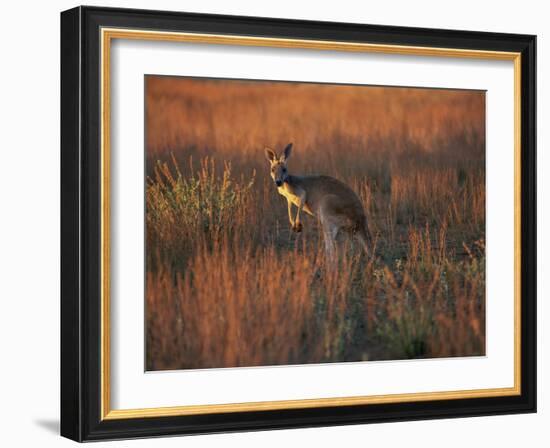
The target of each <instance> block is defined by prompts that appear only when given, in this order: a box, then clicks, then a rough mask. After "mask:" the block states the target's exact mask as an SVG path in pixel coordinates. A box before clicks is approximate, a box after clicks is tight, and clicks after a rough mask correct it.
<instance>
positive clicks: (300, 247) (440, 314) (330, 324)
mask: <svg viewBox="0 0 550 448" xmlns="http://www.w3.org/2000/svg"><path fill="white" fill-rule="evenodd" d="M484 110H485V99H484V94H483V93H480V92H468V91H448V90H429V89H402V88H382V87H362V86H334V85H314V84H294V83H292V84H289V83H271V82H241V81H230V82H229V81H208V80H194V79H185V78H169V77H147V80H146V111H147V113H146V127H147V139H146V144H147V165H148V167H147V174H148V182H147V192H146V195H147V198H146V199H147V213H146V219H147V225H146V247H147V255H146V257H147V258H146V260H147V277H146V326H147V353H146V358H147V368H148V369H149V370H158V369H179V368H208V367H234V366H257V365H275V364H299V363H319V362H339V361H360V360H376V359H402V358H415V357H442V356H472V355H482V354H484V353H485V248H484V239H485V152H484V151H485V140H484V133H485V127H484V126H485V125H484V120H485V112H484ZM289 141H293V142H294V143H295V151H294V154H293V156H292V158H291V159H290V162H289V168H290V171H291V172H295V173H306V172H308V173H312V172H315V173H324V174H329V175H332V176H334V177H337V178H339V179H341V180H343V181H344V182H346V183H348V184H349V185H350V186H352V188H353V189H354V190H355V191H356V192H357V193H358V194H359V196H360V198H361V199H362V201H363V204H364V206H365V210H366V212H367V215H368V218H369V220H370V227H371V230H372V232H373V233H374V235H375V239H376V250H375V251H374V252H373V253H371V254H370V255H369V256H368V257H367V256H365V255H364V254H361V253H360V251H359V250H358V249H357V248H356V247H352V246H350V245H349V244H347V243H345V242H342V243H341V253H342V256H341V260H340V263H341V265H340V269H339V270H338V271H336V272H333V271H327V270H326V269H325V266H324V264H325V263H324V256H323V251H322V247H323V246H322V244H323V243H322V238H321V236H320V234H319V231H318V228H317V223H316V222H315V220H314V219H311V218H310V219H307V218H306V219H305V221H304V226H305V228H304V232H303V233H302V234H299V235H296V234H293V233H292V232H291V231H290V228H289V227H290V225H289V223H288V218H287V216H286V203H285V201H284V199H283V198H282V197H280V196H279V195H278V194H277V193H276V190H275V187H274V186H273V185H272V181H271V180H270V178H269V175H268V169H267V162H266V160H265V158H264V154H263V147H264V145H269V146H272V147H275V148H276V149H279V150H280V148H281V146H282V145H283V144H286V143H288V142H289Z"/></svg>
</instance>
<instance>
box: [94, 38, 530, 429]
mask: <svg viewBox="0 0 550 448" xmlns="http://www.w3.org/2000/svg"><path fill="white" fill-rule="evenodd" d="M100 37H101V55H100V56H101V58H100V59H101V92H102V93H101V340H100V344H101V397H100V399H101V406H100V411H101V419H102V420H114V419H128V418H144V417H167V416H183V415H199V414H213V413H225V412H247V411H265V410H284V409H307V408H316V407H333V406H350V405H365V404H381V403H406V402H413V401H430V400H452V399H466V398H484V397H502V396H512V395H520V394H521V376H520V375H521V319H520V313H521V54H520V53H514V52H499V51H485V50H467V49H459V48H438V47H418V46H404V45H386V44H370V43H354V42H337V41H323V40H307V39H282V38H266V37H252V36H232V35H219V34H199V33H178V32H162V31H148V30H147V31H146V30H138V29H119V28H102V29H101V36H100ZM113 39H131V40H147V41H166V42H186V43H200V44H214V45H241V46H254V47H275V48H297V49H311V50H325V51H326V50H332V51H346V52H368V53H383V54H398V55H410V56H433V57H455V58H469V59H490V60H502V61H513V62H514V281H515V288H514V386H513V387H506V388H491V389H474V390H457V391H441V392H418V393H404V394H391V395H368V396H354V397H335V398H314V399H302V400H279V401H261V402H246V403H229V404H212V405H187V406H170V407H154V408H139V409H137V408H136V409H111V407H110V403H111V386H110V380H111V366H110V359H111V350H110V348H111V346H110V175H111V173H110V154H111V142H110V126H111V116H110V108H111V103H110V98H111V92H110V62H111V60H110V50H111V41H112V40H113Z"/></svg>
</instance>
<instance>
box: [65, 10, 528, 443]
mask: <svg viewBox="0 0 550 448" xmlns="http://www.w3.org/2000/svg"><path fill="white" fill-rule="evenodd" d="M535 43H536V38H535V36H530V35H516V34H496V33H486V32H473V31H450V30H437V29H419V28H404V27H393V26H378V25H376V26H373V25H360V24H349V23H328V22H327V23H322V22H309V21H294V20H281V19H266V18H255V17H230V16H215V15H204V14H187V13H176V12H161V11H142V10H124V9H109V8H96V7H78V8H75V9H71V10H69V11H65V12H63V13H62V14H61V171H62V174H61V176H62V179H61V181H62V189H61V205H62V207H61V208H62V212H61V232H62V233H61V234H62V248H61V249H62V260H61V271H62V288H61V289H62V290H61V314H62V315H61V317H62V319H61V320H62V328H61V354H62V359H61V433H62V435H63V436H65V437H68V438H71V439H74V440H77V441H89V440H100V439H118V438H134V437H152V436H159V435H176V434H195V433H210V432H227V431H245V430H258V429H277V428H295V427H311V426H326V425H338V424H353V423H369V422H386V421H398V420H413V419H431V418H446V417H462V416H478V415H495V414H508V413H524V412H535V410H536V309H535V308H536V209H535V207H536V201H535V185H536V182H535V123H536V121H535V103H536V99H535V88H536V83H535V73H536V70H535Z"/></svg>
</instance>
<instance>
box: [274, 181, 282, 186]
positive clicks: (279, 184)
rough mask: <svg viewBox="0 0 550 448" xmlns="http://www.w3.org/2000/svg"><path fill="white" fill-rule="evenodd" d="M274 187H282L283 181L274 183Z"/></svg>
mask: <svg viewBox="0 0 550 448" xmlns="http://www.w3.org/2000/svg"><path fill="white" fill-rule="evenodd" d="M275 185H277V186H278V187H280V186H281V185H283V181H282V180H276V181H275Z"/></svg>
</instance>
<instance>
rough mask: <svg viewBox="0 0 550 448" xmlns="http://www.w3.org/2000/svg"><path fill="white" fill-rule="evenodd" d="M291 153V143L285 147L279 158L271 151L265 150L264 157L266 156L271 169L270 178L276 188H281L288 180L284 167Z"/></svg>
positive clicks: (286, 170)
mask: <svg viewBox="0 0 550 448" xmlns="http://www.w3.org/2000/svg"><path fill="white" fill-rule="evenodd" d="M291 151H292V143H289V144H288V145H286V147H285V149H284V150H283V153H282V154H281V156H280V157H279V156H277V154H276V153H275V151H273V150H272V149H270V148H265V155H266V156H267V160H268V161H269V165H270V169H271V178H272V179H273V181H274V182H275V185H277V187H280V186H282V185H283V184H284V183H285V182H286V180H287V178H288V169H287V167H286V163H287V160H288V158H289V157H290V153H291Z"/></svg>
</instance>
